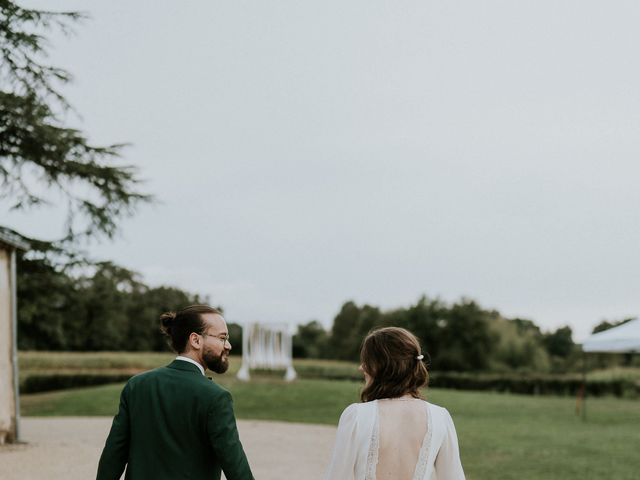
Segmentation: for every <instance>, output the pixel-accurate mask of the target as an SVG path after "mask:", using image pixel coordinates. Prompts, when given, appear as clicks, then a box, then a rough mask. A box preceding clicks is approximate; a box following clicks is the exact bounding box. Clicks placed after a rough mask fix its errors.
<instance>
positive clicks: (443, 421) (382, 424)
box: [325, 327, 464, 480]
mask: <svg viewBox="0 0 640 480" xmlns="http://www.w3.org/2000/svg"><path fill="white" fill-rule="evenodd" d="M423 358H424V357H423V355H422V353H421V351H420V343H419V342H418V339H417V338H416V337H415V336H414V335H413V334H412V333H411V332H409V331H408V330H405V329H404V328H396V327H389V328H381V329H379V330H375V331H373V332H371V333H370V334H369V335H368V336H367V337H366V338H365V339H364V342H363V344H362V350H361V352H360V359H361V365H360V370H361V371H362V372H363V373H364V378H365V386H364V388H363V390H362V393H361V395H360V398H361V400H362V403H354V404H352V405H349V406H348V407H347V408H346V409H345V411H344V412H343V413H342V416H341V417H340V423H339V425H338V433H337V436H336V444H335V447H334V451H333V457H332V459H331V464H330V466H329V469H328V471H327V474H326V477H325V478H326V480H392V479H393V480H436V479H437V480H463V479H464V472H463V470H462V465H461V463H460V454H459V451H458V438H457V436H456V430H455V427H454V426H453V421H452V420H451V416H450V415H449V412H447V410H445V409H444V408H442V407H438V406H436V405H432V404H430V403H427V402H426V401H424V400H422V399H421V396H420V392H419V389H420V388H421V387H424V386H425V385H426V384H427V382H428V379H429V376H428V374H427V368H426V367H425V365H424V362H423Z"/></svg>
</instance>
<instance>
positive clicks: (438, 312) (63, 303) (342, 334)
mask: <svg viewBox="0 0 640 480" xmlns="http://www.w3.org/2000/svg"><path fill="white" fill-rule="evenodd" d="M17 270H18V301H19V309H18V333H19V335H18V344H19V348H20V349H23V350H75V351H96V350H112V351H114V350H115V351H118V350H122V351H125V350H126V351H166V350H168V346H167V344H166V341H165V339H164V337H163V336H162V334H161V333H160V329H159V320H158V319H159V316H160V314H161V313H162V312H165V311H168V310H175V309H176V308H180V307H183V306H186V305H190V304H194V303H208V302H209V299H208V298H206V297H202V296H199V295H197V294H194V293H190V292H186V291H184V290H181V289H179V288H176V287H170V286H161V287H150V286H148V285H146V284H145V283H144V282H143V281H142V279H141V277H140V276H139V275H138V274H136V273H135V272H133V271H131V270H128V269H126V268H123V267H120V266H118V265H115V264H113V263H111V262H103V263H90V264H86V265H83V266H81V267H76V269H75V270H76V271H75V273H72V270H73V267H72V266H66V267H64V268H62V267H60V266H59V265H57V264H56V263H55V262H52V261H50V260H48V258H47V257H46V256H45V257H40V256H37V255H36V256H33V255H19V258H18V269H17ZM629 320H630V319H625V320H621V321H618V322H616V321H611V322H609V321H603V322H601V323H600V324H598V325H597V326H596V327H595V328H594V331H602V330H605V329H607V328H611V327H613V326H617V325H619V324H621V323H624V322H626V321H629ZM384 326H399V327H404V328H407V329H409V330H411V331H412V332H414V333H415V334H416V335H417V336H418V337H419V338H420V341H421V343H422V345H423V348H424V350H425V353H426V355H428V361H429V363H430V366H431V368H432V369H435V370H438V371H493V372H501V371H504V372H506V371H522V372H527V371H531V372H554V371H567V370H572V369H577V368H578V367H579V366H580V365H581V363H580V361H581V355H580V349H579V347H578V346H577V345H576V344H575V343H574V342H573V339H572V331H571V328H570V327H567V326H564V327H560V328H558V329H556V330H554V331H549V332H543V331H542V330H541V329H540V328H539V327H538V326H537V325H536V324H535V323H534V322H532V321H531V320H526V319H521V318H506V317H503V316H502V315H501V314H500V313H499V312H497V311H495V310H487V309H483V308H482V307H481V306H480V305H478V304H477V303H476V302H475V301H473V300H469V299H461V300H460V301H458V302H454V303H446V302H443V301H442V300H439V299H430V298H427V297H422V298H420V299H419V300H418V301H417V302H416V303H415V304H413V305H410V306H408V307H403V308H397V309H393V310H382V309H380V308H379V307H376V306H372V305H357V304H356V303H354V302H352V301H349V302H346V303H345V304H344V305H342V307H341V308H340V311H339V312H338V314H337V315H336V317H335V318H334V320H333V325H332V327H331V328H330V329H329V330H327V329H325V328H324V326H323V325H322V324H321V323H320V322H318V321H311V322H309V323H306V324H303V325H300V326H298V329H297V332H296V334H295V335H294V337H293V353H294V357H298V358H326V359H337V360H349V361H357V360H358V355H359V350H360V345H361V343H362V340H363V338H364V337H365V335H366V334H367V333H368V332H369V331H371V330H372V329H374V328H378V327H384ZM229 333H230V337H231V343H232V345H233V352H234V353H236V354H239V353H242V328H241V327H240V325H237V324H235V323H230V324H229ZM596 360H597V365H599V366H611V365H617V364H628V363H629V361H630V360H629V359H626V357H622V359H621V360H620V359H618V358H614V357H611V356H601V357H598V358H597V359H596Z"/></svg>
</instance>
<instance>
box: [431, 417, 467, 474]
mask: <svg viewBox="0 0 640 480" xmlns="http://www.w3.org/2000/svg"><path fill="white" fill-rule="evenodd" d="M444 416H445V425H446V432H445V435H444V441H443V442H442V445H441V447H440V451H439V452H438V456H437V457H436V462H435V463H436V464H435V467H436V473H437V475H438V480H464V471H463V470H462V463H461V462H460V450H459V448H458V436H457V435H456V427H455V426H454V425H453V420H452V418H451V415H450V414H449V412H448V411H447V410H445V411H444Z"/></svg>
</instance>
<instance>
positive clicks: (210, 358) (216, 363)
mask: <svg viewBox="0 0 640 480" xmlns="http://www.w3.org/2000/svg"><path fill="white" fill-rule="evenodd" d="M225 355H227V352H225V351H224V350H223V351H222V352H220V355H214V354H213V353H211V352H205V354H204V356H203V360H204V363H205V364H206V365H207V368H208V369H209V370H211V371H212V372H215V373H224V372H226V371H227V370H228V369H229V359H228V357H227V358H224V356H225Z"/></svg>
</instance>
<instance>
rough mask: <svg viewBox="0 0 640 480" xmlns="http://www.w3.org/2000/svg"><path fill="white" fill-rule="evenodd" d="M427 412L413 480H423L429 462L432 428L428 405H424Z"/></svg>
mask: <svg viewBox="0 0 640 480" xmlns="http://www.w3.org/2000/svg"><path fill="white" fill-rule="evenodd" d="M425 407H426V411H427V432H426V433H425V434H424V439H423V440H422V447H420V454H419V456H418V463H417V464H416V470H415V472H414V473H413V480H423V478H424V474H425V472H426V471H427V464H428V461H429V450H431V436H432V435H431V434H432V432H433V428H432V425H431V412H429V404H428V403H427V404H426V405H425Z"/></svg>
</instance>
